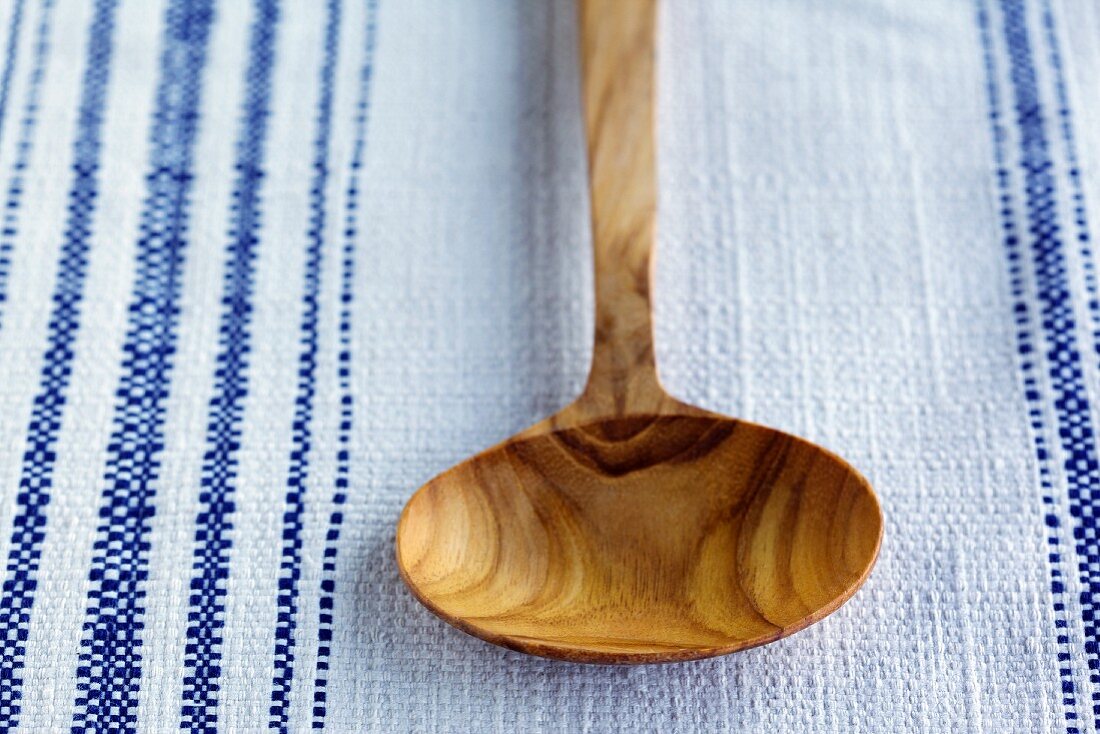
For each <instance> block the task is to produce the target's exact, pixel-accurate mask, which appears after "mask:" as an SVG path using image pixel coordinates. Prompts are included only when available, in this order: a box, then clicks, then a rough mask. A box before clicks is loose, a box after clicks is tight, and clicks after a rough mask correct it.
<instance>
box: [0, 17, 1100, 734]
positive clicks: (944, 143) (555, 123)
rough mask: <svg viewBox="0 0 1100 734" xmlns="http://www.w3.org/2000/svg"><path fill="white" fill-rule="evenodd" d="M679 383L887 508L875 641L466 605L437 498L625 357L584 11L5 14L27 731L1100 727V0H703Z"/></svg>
mask: <svg viewBox="0 0 1100 734" xmlns="http://www.w3.org/2000/svg"><path fill="white" fill-rule="evenodd" d="M659 45H660V66H659V77H660V78H659V92H660V93H659V111H658V114H659V122H660V125H659V127H660V135H659V137H660V140H659V154H660V160H659V163H660V188H661V202H660V237H659V239H660V242H659V250H660V251H659V255H658V269H657V275H656V284H655V294H656V296H655V297H656V304H655V309H656V319H657V321H656V323H657V341H658V353H659V358H660V361H661V365H662V373H663V376H664V378H665V382H666V383H667V386H668V387H669V389H670V390H671V391H672V392H673V393H674V394H676V395H678V396H680V397H682V398H684V399H686V400H689V401H692V402H695V403H698V404H701V405H703V406H705V407H708V408H711V409H714V410H717V411H720V412H723V413H727V414H730V415H736V416H742V417H745V418H748V419H751V420H754V421H758V422H761V423H764V424H768V425H772V426H776V427H778V428H782V429H784V430H788V431H791V432H793V433H797V434H801V435H804V436H806V437H807V438H809V439H811V440H813V441H815V442H818V443H820V444H822V445H824V446H827V447H829V448H830V449H833V450H835V451H836V452H838V453H839V454H841V455H842V456H844V457H846V458H847V459H849V460H850V461H851V462H852V463H853V464H854V465H855V466H856V467H858V468H859V469H860V470H861V471H862V472H863V473H864V474H866V476H867V477H868V478H869V479H870V480H871V483H872V484H873V485H874V486H875V488H876V490H877V492H878V494H879V497H880V498H881V500H882V504H883V510H884V513H885V518H886V528H885V534H884V541H883V546H882V553H881V556H880V559H879V562H878V565H877V567H876V568H875V570H874V572H873V573H872V575H871V578H870V580H869V582H868V583H867V585H866V586H865V587H864V588H863V589H862V590H861V591H860V592H859V593H858V594H857V595H856V597H855V598H854V599H853V600H852V601H851V602H850V603H849V604H847V605H846V606H844V607H843V608H842V609H841V610H840V611H838V612H837V613H836V614H834V615H833V616H831V617H829V618H827V619H826V620H825V621H823V622H821V623H820V624H817V625H815V626H813V627H811V628H810V629H808V630H806V631H804V632H802V633H799V634H797V635H795V636H793V637H791V638H789V639H786V640H783V641H780V642H778V643H776V644H773V645H768V646H766V647H764V648H759V649H755V650H752V651H748V652H745V653H741V654H737V655H732V656H729V657H724V658H719V659H714V660H708V661H703V662H697V663H687V664H677V665H667V666H654V667H650V666H643V667H637V668H609V667H598V666H580V665H569V664H563V663H556V662H551V661H546V660H539V659H535V658H530V657H526V656H523V655H520V654H517V653H513V652H509V651H505V650H502V649H498V648H496V647H493V646H490V645H487V644H485V643H483V642H481V641H478V640H476V639H473V638H471V637H468V636H466V635H464V634H462V633H460V632H458V631H456V630H454V629H452V628H450V627H448V626H447V625H445V624H444V623H442V622H441V621H439V620H438V619H436V618H435V617H433V616H432V615H431V614H429V613H428V612H427V611H426V610H425V609H423V608H422V607H420V606H419V605H418V604H417V603H416V602H415V601H414V600H413V599H412V597H411V596H410V595H409V594H408V593H407V592H406V590H405V589H404V587H403V586H402V584H401V581H400V579H399V576H398V572H397V568H396V564H395V561H394V548H393V538H394V530H395V524H396V520H397V517H398V514H399V512H400V510H401V507H402V506H403V504H404V502H405V501H406V500H407V499H408V497H409V496H410V494H411V493H412V491H413V490H414V489H415V488H416V487H418V486H419V485H421V484H422V483H424V482H425V481H426V480H428V479H429V478H430V477H431V476H433V475H434V474H436V473H437V472H439V471H441V470H443V469H445V468H447V467H448V466H450V465H452V464H454V463H455V462H457V461H459V460H461V459H462V458H464V457H466V456H468V455H470V454H472V453H474V452H475V451H477V450H479V449H481V448H484V447H486V446H488V445H491V444H493V443H495V442H497V441H499V440H501V439H503V438H505V437H506V436H508V435H510V434H512V433H514V432H516V431H517V430H519V429H521V428H524V427H526V426H527V425H529V424H531V423H533V422H534V421H535V420H537V419H539V418H541V417H543V416H544V415H546V414H548V413H550V412H552V411H553V410H555V409H557V408H559V407H561V406H563V405H564V404H566V403H567V402H568V401H569V400H570V399H571V398H572V397H573V396H574V395H575V394H576V393H577V392H578V391H579V389H580V386H581V383H582V381H583V379H584V376H585V373H586V370H587V359H588V355H589V354H590V352H591V343H590V342H591V331H592V315H591V308H592V296H591V285H592V273H591V263H590V236H589V233H588V220H587V217H588V214H587V212H588V204H587V195H586V189H585V187H586V180H585V166H584V154H583V150H584V142H583V130H582V126H581V111H580V104H579V80H578V68H577V67H578V64H577V48H576V46H577V32H576V22H575V15H574V8H573V5H572V2H570V1H569V0H561V1H557V0H555V1H550V0H546V1H543V0H538V1H535V0H530V1H526V0H525V1H524V2H513V1H510V0H461V2H459V1H458V0H416V1H415V2H414V1H413V0H363V1H360V0H325V1H324V2H321V1H319V0H318V1H317V2H313V1H307V0H254V1H252V0H249V1H247V2H246V0H220V1H219V2H215V0H123V1H121V2H118V1H116V0H3V2H0V553H3V555H4V558H5V565H4V570H3V573H4V581H3V587H2V592H0V648H2V649H0V731H8V730H16V729H19V730H26V731H62V730H66V729H71V730H72V731H81V732H83V731H100V730H124V731H131V730H142V731H150V732H152V731H177V730H179V729H181V728H182V729H184V730H187V731H196V732H200V731H201V732H206V731H227V732H228V731H262V730H267V729H269V728H273V729H276V730H282V731H302V730H309V729H311V728H313V729H316V728H327V729H329V730H333V731H341V732H343V731H372V732H404V731H408V732H496V731H499V732H512V731H517V732H609V731H629V732H634V731H653V732H662V733H667V732H702V731H707V732H709V731H731V732H766V733H768V734H773V733H775V732H845V733H847V732H895V731H926V732H937V733H938V732H953V731H990V732H1003V731H1028V732H1032V731H1034V732H1092V731H1095V730H1096V728H1097V721H1098V718H1100V628H1098V625H1100V538H1098V532H1100V530H1098V525H1097V516H1098V515H1100V410H1098V409H1100V282H1098V279H1100V276H1098V274H1097V268H1098V265H1097V254H1098V253H1097V247H1096V245H1095V243H1094V241H1093V239H1092V238H1093V236H1094V235H1095V234H1096V232H1097V231H1100V136H1098V135H1097V134H1096V131H1098V130H1100V85H1097V83H1096V73H1097V71H1098V70H1100V6H1098V5H1097V4H1096V3H1093V2H1089V1H1088V0H922V1H921V2H909V1H907V0H844V1H843V2H828V3H822V2H812V1H810V0H781V1H779V2H772V1H770V0H769V1H765V0H742V1H740V2H727V1H726V0H667V2H665V3H664V6H663V8H662V17H661V24H660V38H659Z"/></svg>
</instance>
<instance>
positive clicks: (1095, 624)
mask: <svg viewBox="0 0 1100 734" xmlns="http://www.w3.org/2000/svg"><path fill="white" fill-rule="evenodd" d="M1042 21H1043V29H1044V31H1045V36H1046V41H1047V45H1048V47H1049V49H1050V57H1049V58H1050V65H1051V67H1052V68H1053V69H1054V88H1055V95H1056V98H1057V100H1058V117H1059V122H1060V125H1059V129H1060V131H1061V134H1062V142H1063V144H1064V146H1065V151H1066V160H1067V163H1068V165H1067V170H1066V175H1067V177H1068V178H1069V184H1070V197H1071V199H1072V201H1073V223H1074V228H1075V233H1076V239H1077V247H1078V254H1079V255H1080V260H1081V263H1082V269H1083V271H1084V275H1085V288H1086V291H1087V293H1088V300H1087V303H1088V310H1089V315H1090V316H1091V318H1092V342H1093V343H1092V346H1093V351H1094V357H1093V358H1094V359H1095V358H1096V355H1100V293H1098V289H1097V280H1096V267H1095V264H1094V261H1093V252H1092V246H1091V244H1090V243H1091V239H1092V238H1091V236H1090V235H1089V225H1088V217H1087V216H1086V214H1085V193H1084V190H1083V187H1082V184H1081V169H1080V165H1079V163H1078V158H1077V141H1076V137H1075V135H1074V133H1073V115H1072V112H1071V111H1070V106H1069V94H1068V92H1067V90H1066V81H1065V73H1064V71H1063V68H1062V54H1061V51H1060V48H1059V43H1058V35H1057V32H1056V26H1055V22H1054V13H1053V10H1052V9H1051V3H1050V0H1043V4H1042ZM1095 487H1096V484H1095V483H1094V484H1091V485H1089V490H1088V491H1085V492H1082V493H1080V495H1079V500H1080V502H1079V504H1078V506H1077V507H1076V508H1075V507H1074V506H1073V505H1072V504H1071V506H1070V508H1071V509H1070V511H1071V514H1073V516H1074V517H1075V518H1076V523H1077V524H1076V527H1075V528H1074V539H1075V540H1076V544H1077V561H1078V571H1079V573H1080V574H1081V580H1082V585H1083V586H1084V587H1085V588H1086V589H1088V593H1084V594H1082V595H1081V616H1082V621H1083V623H1084V625H1083V626H1084V634H1085V647H1086V652H1087V653H1088V654H1089V655H1090V657H1089V671H1090V674H1089V682H1090V683H1092V684H1093V685H1094V689H1093V692H1092V714H1093V717H1094V722H1095V723H1096V724H1097V726H1100V692H1098V691H1097V690H1096V689H1095V686H1096V684H1097V683H1100V659H1098V658H1097V653H1098V650H1097V646H1098V644H1100V619H1098V615H1100V609H1098V608H1097V605H1098V603H1100V599H1098V598H1097V594H1096V593H1095V592H1096V591H1098V590H1100V539H1098V538H1097V530H1098V528H1097V518H1098V516H1100V497H1098V496H1096V495H1094V494H1093V492H1092V491H1091V490H1092V489H1093V488H1095Z"/></svg>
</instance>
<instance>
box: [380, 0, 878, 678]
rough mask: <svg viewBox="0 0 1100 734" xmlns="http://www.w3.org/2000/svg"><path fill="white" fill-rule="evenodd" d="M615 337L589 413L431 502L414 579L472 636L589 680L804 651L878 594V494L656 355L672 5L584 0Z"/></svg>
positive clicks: (405, 524) (604, 267)
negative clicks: (660, 157)
mask: <svg viewBox="0 0 1100 734" xmlns="http://www.w3.org/2000/svg"><path fill="white" fill-rule="evenodd" d="M580 22H581V48H582V58H583V77H584V80H583V87H584V90H583V91H584V107H585V123H586V128H587V134H588V169H589V176H590V188H591V205H592V231H593V240H594V251H595V280H596V338H595V348H594V354H593V359H592V370H591V373H590V375H589V378H588V384H587V386H586V387H585V389H584V392H583V394H582V395H581V396H580V397H579V398H578V399H577V400H576V401H575V402H574V403H572V404H571V405H569V406H568V407H567V408H565V409H564V410H562V411H561V412H559V413H557V414H556V415H554V416H552V417H550V418H548V419H546V420H544V421H542V422H541V423H538V424H536V425H535V426H533V427H531V428H529V429H527V430H526V431H524V432H522V433H520V434H519V435H517V436H515V437H513V438H511V439H509V440H507V441H505V442H504V443H502V444H500V445H498V446H495V447H493V448H491V449H489V450H487V451H485V452H483V453H481V454H478V455H477V456H475V457H473V458H472V459H469V460H467V461H465V462H463V463H462V464H459V465H458V466H456V467H454V468H452V469H450V470H449V471H446V472H444V473H443V474H441V475H439V476H438V477H436V478H435V479H432V480H431V481H430V482H428V483H427V484H425V485H424V486H423V487H421V488H420V489H419V490H418V491H417V492H416V494H414V495H413V497H412V499H410V500H409V502H408V504H407V505H406V507H405V510H404V512H403V513H402V515H401V519H400V521H399V523H398V527H397V563H398V566H399V568H400V571H401V575H402V577H403V578H404V580H405V583H406V584H408V586H409V588H410V589H411V590H412V592H413V594H414V595H415V596H416V598H417V599H419V600H420V601H421V602H422V603H423V604H424V605H425V606H426V607H428V609H430V610H431V611H432V612H434V613H435V614H437V615H439V616H440V617H442V618H443V619H444V620H446V621H447V622H449V623H451V624H453V625H454V626H456V627H458V628H459V629H461V630H464V631H465V632H468V633H470V634H472V635H476V636H477V637H480V638H482V639H484V640H487V641H489V642H492V643H495V644H498V645H503V646H504V647H508V648H511V649H513V650H519V651H521V652H526V653H531V654H534V655H542V656H545V657H550V658H559V659H563V660H571V661H578V662H588V663H651V662H667V661H675V660H690V659H694V658H704V657H709V656H713V655H721V654H724V653H729V652H733V651H735V650H742V649H744V648H748V647H753V646H755V645H761V644H764V643H767V642H771V641H773V640H777V639H779V638H781V637H784V636H786V635H789V634H791V633H793V632H796V631H798V630H800V629H803V628H804V627H806V626H807V625H809V624H811V623H813V622H815V621H817V620H819V619H821V618H822V617H824V616H826V615H827V614H829V613H831V612H833V611H835V610H836V609H837V608H838V607H839V606H840V605H841V604H843V603H844V602H845V601H847V600H848V599H849V598H850V597H851V596H852V594H854V593H855V591H856V589H857V588H859V586H860V584H862V583H863V581H864V580H865V579H866V578H867V575H868V574H869V573H870V571H871V567H872V566H873V565H874V562H875V557H876V555H877V554H878V548H879V541H880V538H881V536H882V513H881V510H880V509H879V504H878V500H877V498H876V497H875V494H874V491H873V490H872V489H871V487H870V485H869V484H868V483H867V481H866V480H865V479H864V478H863V477H861V476H860V475H859V473H857V472H856V470H855V469H853V468H852V467H851V466H849V465H848V464H847V463H846V462H845V461H844V460H842V459H841V458H839V457H838V456H836V455H835V454H832V453H830V452H829V451H827V450H825V449H823V448H820V447H818V446H815V445H814V444H811V443H809V442H807V441H804V440H802V439H800V438H796V437H794V436H791V435H788V434H786V433H782V432H780V431H777V430H774V429H771V428H765V427H764V426H760V425H755V424H753V423H747V422H745V421H740V420H736V419H733V418H727V417H725V416H721V415H717V414H715V413H711V412H709V411H706V410H703V409H701V408H696V407H693V406H690V405H687V404H685V403H682V402H680V401H678V400H676V399H675V398H673V397H671V396H670V395H669V394H668V393H667V392H665V390H664V389H663V388H662V387H661V384H660V382H659V381H658V378H657V367H656V363H655V360H654V353H653V336H652V328H651V316H650V277H649V271H650V257H651V252H652V250H653V241H654V223H655V212H656V202H657V186H656V165H655V160H654V104H653V101H654V67H655V45H654V28H655V23H656V0H581V2H580Z"/></svg>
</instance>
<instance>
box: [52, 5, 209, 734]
mask: <svg viewBox="0 0 1100 734" xmlns="http://www.w3.org/2000/svg"><path fill="white" fill-rule="evenodd" d="M212 20H213V9H212V7H211V3H210V0H172V2H171V3H170V5H169V7H168V9H167V12H166V17H165V30H164V40H163V44H164V46H163V51H162V53H161V58H160V71H159V81H158V84H157V92H156V101H155V106H154V111H153V119H152V126H151V129H150V141H149V142H150V156H149V169H148V173H147V174H146V176H145V186H146V192H145V198H144V200H143V202H142V212H141V220H140V222H141V223H140V230H139V235H138V241H137V264H136V273H135V277H134V286H133V292H132V294H131V297H130V302H129V306H128V309H127V314H128V316H127V322H128V323H127V329H126V336H125V340H124V343H123V359H122V364H121V367H120V372H121V377H120V379H119V383H118V387H117V389H116V391H115V409H114V418H113V426H112V431H111V437H110V439H109V442H108V444H107V460H106V467H105V470H104V479H103V482H104V488H103V503H102V505H101V506H100V509H99V518H100V523H101V524H100V525H99V527H98V529H97V531H96V540H95V542H94V544H93V546H92V566H91V572H90V575H89V580H90V581H91V586H90V589H89V591H88V608H87V616H86V618H85V621H84V637H83V639H82V640H81V643H80V645H81V651H80V656H79V660H80V663H79V665H78V667H77V669H76V681H77V683H76V697H75V708H76V710H75V713H74V715H73V725H72V731H74V732H84V731H101V730H105V729H107V728H112V729H116V730H119V731H134V730H135V728H136V719H137V703H138V701H137V698H138V692H139V690H140V683H141V680H140V678H141V662H142V656H141V654H140V653H141V644H142V640H141V632H142V629H143V627H144V623H143V621H142V617H143V615H144V612H145V608H144V601H143V599H144V596H145V591H144V589H143V588H142V587H143V585H144V582H145V580H146V576H147V574H148V571H147V567H148V554H149V545H150V542H149V538H148V535H149V520H150V518H151V517H152V515H153V511H154V508H153V496H154V494H155V491H156V483H157V480H158V478H159V469H160V453H161V451H163V449H164V412H165V401H166V400H167V398H168V394H169V388H170V377H171V370H172V357H173V355H174V354H175V349H176V330H177V327H178V323H179V295H180V278H181V275H182V272H181V271H182V268H183V256H184V251H185V250H186V247H187V239H186V238H187V223H188V210H189V205H190V194H191V189H192V181H193V177H194V174H193V165H192V162H193V155H194V147H195V140H196V138H197V135H198V125H199V116H198V111H199V102H200V96H201V89H202V70H203V68H204V66H205V64H206V51H207V41H208V38H209V35H210V25H211V22H212Z"/></svg>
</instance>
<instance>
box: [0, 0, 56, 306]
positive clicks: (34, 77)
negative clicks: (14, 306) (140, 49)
mask: <svg viewBox="0 0 1100 734" xmlns="http://www.w3.org/2000/svg"><path fill="white" fill-rule="evenodd" d="M20 7H22V3H20ZM19 12H22V11H21V10H20V11H19ZM52 17H53V0H45V2H44V3H43V4H42V17H41V18H40V19H39V22H38V29H37V31H36V32H35V41H34V58H33V59H32V63H31V79H30V86H29V87H28V89H27V97H26V100H25V101H24V103H23V118H22V120H21V122H20V127H19V143H18V145H17V147H16V151H15V165H14V166H13V167H12V174H11V178H10V179H9V180H8V189H7V194H6V196H5V198H4V211H3V213H2V214H0V317H2V316H3V310H2V309H3V307H4V304H5V303H6V302H7V300H8V276H9V274H10V272H11V252H12V250H13V249H14V248H15V238H16V236H17V235H18V234H19V212H20V210H21V207H22V206H23V188H24V185H25V179H26V174H27V168H28V166H30V158H31V151H32V150H33V148H34V135H35V131H36V130H37V128H38V98H39V94H40V90H41V88H42V79H43V77H45V75H46V58H47V56H48V54H49V49H50V24H51V22H50V19H51V18H52ZM6 73H7V69H5V74H6ZM4 84H6V81H5V82H4ZM3 93H4V95H6V94H7V89H4V92H3ZM3 114H4V113H3V110H2V108H0V120H2V119H3ZM2 325H3V322H2V321H0V326H2Z"/></svg>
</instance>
